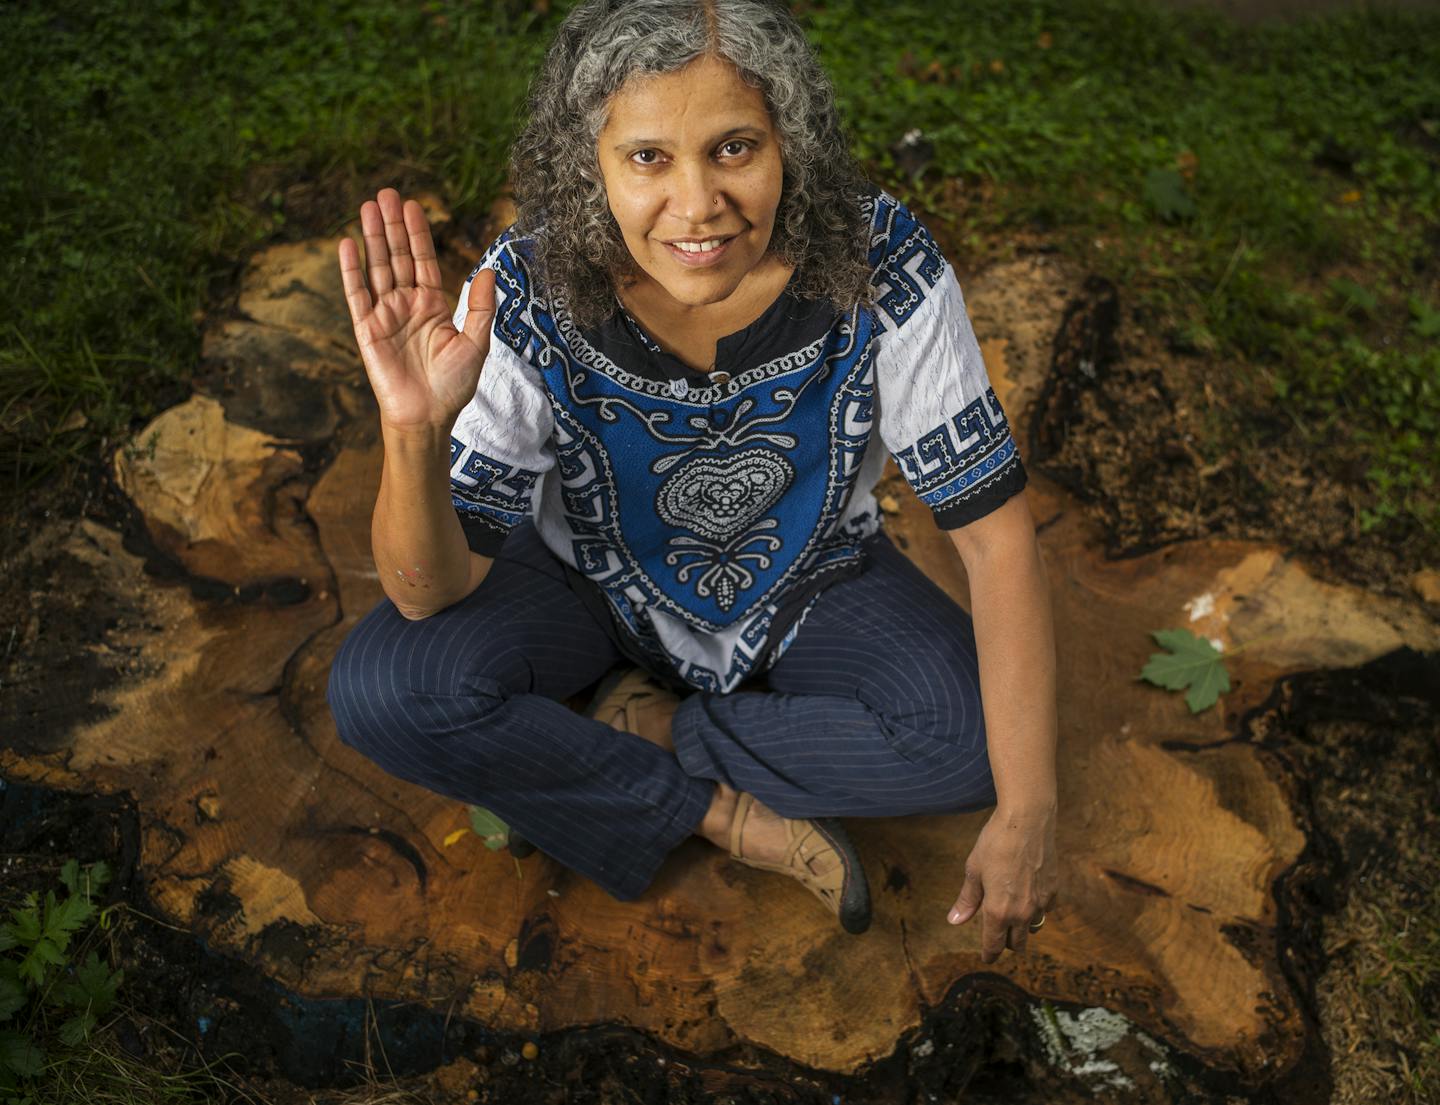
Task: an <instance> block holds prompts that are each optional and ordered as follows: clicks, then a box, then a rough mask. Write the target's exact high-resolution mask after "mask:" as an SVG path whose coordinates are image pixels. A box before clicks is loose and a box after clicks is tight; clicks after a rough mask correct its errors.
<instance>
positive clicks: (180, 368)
mask: <svg viewBox="0 0 1440 1105" xmlns="http://www.w3.org/2000/svg"><path fill="white" fill-rule="evenodd" d="M542 23H543V20H541V19H540V18H539V17H537V16H535V15H534V14H533V13H531V11H530V9H529V7H528V5H524V4H519V3H515V4H497V5H485V6H480V5H456V4H426V5H420V4H393V3H375V2H352V3H340V4H334V5H319V6H299V5H295V4H291V3H287V2H284V0H238V2H237V3H233V4H225V5H223V6H217V5H201V4H192V3H185V2H175V0H156V2H155V3H147V4H141V5H133V4H122V3H118V2H111V3H105V2H85V3H79V2H75V0H60V2H53V0H46V2H44V3H23V2H22V3H19V4H11V5H5V6H4V7H3V9H0V40H3V41H4V42H5V43H6V47H7V48H6V60H7V64H6V66H5V67H4V71H3V74H0V134H3V135H4V141H5V143H6V148H4V149H3V150H0V237H3V238H4V240H5V241H6V242H7V243H10V246H11V248H8V249H6V250H5V251H4V256H3V259H0V287H3V289H4V294H5V299H6V306H7V309H6V310H5V312H4V314H3V315H0V319H3V321H0V429H3V432H4V435H5V437H4V440H5V441H6V442H7V445H6V455H4V456H3V457H0V465H3V469H0V471H3V473H4V476H5V477H6V479H5V483H6V484H8V485H10V487H11V488H12V489H13V488H23V487H25V486H26V485H28V484H30V483H33V482H34V481H35V480H36V479H37V478H39V477H42V476H44V475H47V474H54V473H55V472H56V470H57V469H58V468H62V467H63V466H65V465H66V464H67V462H70V461H73V460H76V459H79V458H81V457H84V456H89V455H91V454H93V452H94V451H95V449H96V446H97V444H98V443H111V444H113V443H114V442H115V441H116V440H117V439H118V437H120V436H121V435H123V434H125V433H126V431H127V429H128V427H129V426H130V424H131V423H132V422H133V421H134V420H135V419H137V418H142V417H144V416H146V415H147V414H149V413H151V412H152V411H153V409H154V407H155V405H156V402H157V398H158V397H159V396H161V395H163V394H166V393H167V387H168V388H169V389H170V390H172V391H173V382H175V381H183V380H184V379H185V378H186V376H187V375H188V374H189V373H190V372H191V371H192V370H193V367H194V366H195V364H196V363H197V361H198V358H199V335H198V327H197V320H198V317H199V315H200V313H201V312H203V311H204V310H205V308H206V306H207V304H208V302H209V300H210V295H211V293H212V289H214V288H217V287H221V286H223V284H224V281H225V279H226V277H227V276H228V275H229V274H230V273H231V272H232V271H233V269H234V266H235V264H236V262H237V261H238V260H240V259H243V258H244V257H245V256H246V255H247V254H248V253H250V252H251V251H253V250H254V249H255V248H256V247H257V246H259V245H261V244H262V243H264V242H265V241H267V240H269V239H271V238H273V237H274V236H276V235H283V234H284V233H285V231H286V227H285V211H284V204H285V200H284V197H285V191H286V188H287V186H290V185H294V184H298V183H303V182H308V181H322V182H334V181H338V182H339V185H340V190H341V192H342V193H343V194H346V195H347V196H348V197H349V198H350V199H353V204H351V205H349V206H348V207H342V203H343V201H337V205H336V210H334V212H333V216H334V220H335V223H336V224H337V225H338V224H339V223H340V222H342V221H343V220H345V219H346V218H353V217H354V214H355V208H357V207H358V204H359V202H360V198H361V195H362V191H363V189H364V187H366V186H367V185H368V184H369V183H372V180H371V178H372V177H374V176H375V175H376V174H377V173H379V174H383V180H384V181H385V182H392V181H393V182H395V183H398V184H401V185H402V186H407V187H415V186H418V185H422V184H423V185H428V186H433V187H437V188H439V189H440V190H441V191H442V192H443V194H444V195H446V197H447V198H448V199H449V200H450V202H452V203H453V204H455V205H457V206H458V207H462V208H463V207H465V206H467V205H469V206H477V207H478V206H479V205H481V204H483V203H484V202H486V201H487V200H488V199H490V198H492V197H493V195H494V194H495V192H496V191H497V189H498V187H499V185H500V183H501V180H502V178H503V171H504V168H503V166H504V156H505V151H506V148H507V145H508V142H509V140H510V137H511V135H512V133H513V128H514V118H515V113H516V107H517V104H518V103H519V101H520V98H521V96H522V95H523V91H524V88H523V79H520V80H517V76H520V77H523V75H524V74H525V73H527V72H528V71H529V69H530V68H531V67H532V65H533V64H534V63H535V61H536V60H537V59H538V57H539V55H540V52H541V50H542V49H543V43H544V39H545V37H546V35H545V32H544V28H543V26H538V25H537V24H542ZM377 186H378V185H377Z"/></svg>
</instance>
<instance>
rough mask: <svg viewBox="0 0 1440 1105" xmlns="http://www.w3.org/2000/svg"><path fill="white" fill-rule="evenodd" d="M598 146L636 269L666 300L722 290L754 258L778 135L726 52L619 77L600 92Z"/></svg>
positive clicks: (693, 300)
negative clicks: (616, 87) (618, 84)
mask: <svg viewBox="0 0 1440 1105" xmlns="http://www.w3.org/2000/svg"><path fill="white" fill-rule="evenodd" d="M598 153H599V160H600V171H601V173H602V175H603V176H604V181H605V191H606V195H607V196H608V198H609V201H610V210H611V212H612V213H613V214H614V216H615V221H616V222H617V223H619V225H620V232H621V234H622V235H624V238H625V245H626V246H627V247H628V248H629V250H630V255H631V256H632V257H633V258H634V259H635V263H636V264H637V265H638V266H639V267H640V270H641V275H640V280H641V281H642V282H653V284H654V285H655V286H657V287H658V289H659V290H663V291H664V292H665V293H666V294H667V295H668V296H669V297H670V299H672V300H674V301H675V303H676V304H677V305H683V306H688V307H699V306H704V305H706V304H711V303H721V302H723V301H725V300H726V299H727V298H728V297H729V296H730V295H731V294H732V293H733V292H734V291H735V290H736V288H737V287H739V286H740V283H741V281H742V280H744V279H745V277H746V275H747V274H749V273H751V272H752V271H754V270H756V268H757V266H758V265H759V264H760V261H761V260H762V259H763V258H764V257H765V252H766V250H767V248H768V247H769V245H770V232H771V230H772V229H773V227H774V225H775V211H776V209H777V208H778V207H779V205H780V187H781V184H782V182H783V179H784V171H783V165H782V162H781V159H780V142H779V137H778V135H777V134H776V133H775V128H774V126H773V125H772V123H771V121H770V113H769V112H768V111H767V110H766V109H765V97H764V95H763V94H762V93H761V92H760V90H759V89H756V88H752V87H751V86H750V85H748V84H746V83H745V82H744V81H743V80H741V79H740V75H739V74H738V73H737V72H736V70H735V68H734V66H732V65H731V64H730V63H729V62H727V61H724V60H721V59H719V58H715V57H712V56H709V55H706V56H703V57H700V58H697V59H696V60H695V61H693V62H691V63H690V64H689V65H687V66H686V67H685V68H684V69H681V70H678V71H676V72H674V73H666V74H663V75H657V76H646V77H643V78H634V79H631V80H630V81H628V82H627V83H626V84H625V85H624V86H623V87H622V88H621V89H620V91H619V92H617V93H616V94H615V95H614V97H612V99H611V101H610V114H609V118H608V119H607V120H606V123H605V128H604V130H602V131H601V132H600V140H599V151H598ZM654 290H656V288H654V287H652V288H650V289H647V291H654Z"/></svg>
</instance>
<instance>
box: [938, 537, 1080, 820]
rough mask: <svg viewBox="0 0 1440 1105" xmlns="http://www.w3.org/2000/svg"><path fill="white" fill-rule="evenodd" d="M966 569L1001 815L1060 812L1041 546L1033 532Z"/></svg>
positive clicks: (1050, 626) (1051, 641)
mask: <svg viewBox="0 0 1440 1105" xmlns="http://www.w3.org/2000/svg"><path fill="white" fill-rule="evenodd" d="M958 547H959V546H958V544H957V548H958ZM966 569H967V572H968V574H969V577H970V595H971V605H972V607H973V609H972V616H973V618H974V622H975V643H976V647H977V650H978V652H979V663H980V697H981V700H982V702H983V703H984V711H985V731H986V739H987V743H988V748H989V754H990V768H991V772H992V774H993V775H994V778H995V792H996V798H997V803H996V804H997V808H998V809H999V810H1000V811H1003V812H1006V813H1015V814H1021V813H1031V812H1036V811H1039V810H1045V809H1053V808H1054V806H1055V790H1056V785H1055V739H1056V717H1055V629H1054V623H1053V620H1052V616H1051V609H1050V588H1049V585H1048V584H1047V582H1046V575H1045V565H1044V561H1043V560H1042V559H1041V554H1040V545H1039V542H1038V541H1036V540H1035V538H1034V536H1033V531H1032V533H1031V535H1030V537H1029V539H1028V540H1022V541H1017V542H1015V543H1014V544H1013V545H1000V546H997V547H995V548H993V549H991V550H989V551H987V552H986V553H985V554H983V555H976V554H974V553H973V552H972V554H971V557H970V559H969V560H968V561H967V563H966Z"/></svg>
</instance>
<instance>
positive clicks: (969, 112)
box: [0, 0, 1440, 564]
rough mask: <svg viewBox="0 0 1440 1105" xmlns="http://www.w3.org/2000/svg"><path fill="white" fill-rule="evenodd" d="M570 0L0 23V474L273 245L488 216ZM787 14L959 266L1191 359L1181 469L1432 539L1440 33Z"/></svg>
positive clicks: (83, 446) (1032, 9) (193, 338)
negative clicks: (366, 209)
mask: <svg viewBox="0 0 1440 1105" xmlns="http://www.w3.org/2000/svg"><path fill="white" fill-rule="evenodd" d="M562 11H563V7H557V9H556V10H554V11H551V10H550V5H549V4H548V3H547V2H537V3H534V4H530V3H525V2H522V0H497V2H494V3H490V4H477V3H462V2H457V0H449V2H445V0H431V2H429V3H425V4H419V5H387V4H379V3H374V2H371V0H351V2H349V3H343V4H336V5H329V6H326V8H325V9H324V10H323V11H317V12H313V13H307V14H306V15H305V16H304V17H303V18H302V16H301V15H300V14H299V13H298V11H297V10H296V9H295V8H294V7H293V5H287V4H284V3H282V2H281V0H243V2H241V3H238V4H236V5H233V6H229V7H227V8H226V9H225V10H224V11H223V12H222V11H221V10H220V9H211V8H206V7H204V6H199V5H192V4H189V3H184V2H177V0H170V2H166V3H160V4H157V5H149V6H146V8H145V9H143V10H142V9H138V8H134V7H132V6H126V5H122V4H119V3H113V4H110V3H98V4H95V3H84V4H81V3H76V2H73V0H72V2H61V3H47V4H43V5H42V4H38V3H21V4H18V5H11V6H8V7H7V8H6V10H5V11H4V13H3V14H0V22H3V28H4V34H5V40H6V41H7V42H8V43H10V44H11V49H10V58H11V64H10V65H8V66H7V67H6V69H5V72H4V74H3V75H0V82H3V95H0V122H3V129H0V133H3V134H4V135H5V136H6V141H7V143H8V145H9V147H10V149H9V151H8V153H7V155H6V156H5V157H4V158H3V159H0V233H4V234H5V236H6V237H7V239H8V240H10V241H11V242H13V243H15V246H16V248H13V249H11V250H7V251H5V255H4V257H3V258H0V280H3V284H4V287H5V289H6V292H7V302H8V304H9V305H10V310H9V311H8V312H7V317H6V320H5V322H4V323H3V324H0V426H3V428H4V430H5V437H6V440H7V442H8V445H7V450H6V452H7V455H6V456H5V457H4V469H3V470H4V474H5V477H6V478H5V484H6V485H8V487H9V488H10V489H11V490H24V489H27V488H30V487H33V486H35V485H36V484H37V483H39V482H40V481H42V480H45V481H49V482H51V483H54V482H59V483H61V484H64V483H65V482H66V481H67V480H69V481H71V482H72V483H74V482H75V481H76V480H77V478H79V479H80V482H81V483H83V482H84V478H88V477H80V475H79V474H81V473H85V472H86V471H87V466H86V464H85V462H86V461H87V460H93V459H94V458H95V457H97V456H98V455H99V454H100V452H101V450H102V448H103V447H104V446H105V445H113V444H114V443H116V442H117V441H118V440H120V439H121V438H123V437H124V436H125V434H126V432H127V430H128V429H129V428H130V427H131V426H132V425H134V424H136V423H137V422H138V421H139V420H141V419H143V418H145V417H146V416H147V415H149V414H152V413H153V412H154V411H155V409H156V408H157V407H159V406H163V405H165V404H166V403H167V402H168V401H169V400H170V399H171V398H173V397H174V396H175V395H177V394H179V392H180V389H183V386H184V381H185V379H186V378H187V376H188V374H189V373H190V372H191V371H192V370H193V368H194V366H195V364H196V361H197V358H198V354H199V320H200V319H201V317H202V316H203V314H204V312H205V310H206V308H207V307H208V306H210V305H211V304H213V303H215V302H217V301H218V299H219V298H221V297H223V294H224V292H225V290H226V289H227V288H228V287H229V285H230V283H231V281H233V278H234V275H235V273H236V269H237V265H238V263H239V262H240V260H241V259H242V258H243V257H244V256H246V255H247V254H248V253H249V252H250V251H251V250H252V249H253V248H255V247H256V246H258V245H259V244H260V243H262V242H265V241H269V240H273V239H275V238H277V237H282V238H283V237H286V236H290V235H298V234H301V233H306V232H315V231H324V230H333V229H334V228H335V227H336V226H338V225H339V224H340V223H341V222H342V221H343V220H344V219H346V218H347V217H350V216H352V215H353V212H354V210H355V208H356V207H357V205H358V202H359V201H360V199H361V198H363V197H364V196H366V195H368V194H371V193H372V192H373V190H374V188H375V187H376V186H378V184H380V183H395V184H397V185H399V186H400V187H401V188H402V189H410V188H414V187H418V186H422V185H423V186H429V187H433V188H435V189H436V190H438V191H439V192H440V194H441V195H443V196H444V197H445V198H446V200H447V201H448V202H449V203H450V204H451V205H452V206H453V208H454V209H455V210H456V212H457V214H458V215H459V216H460V217H461V218H467V217H468V218H471V219H476V220H478V217H479V215H480V213H481V212H483V211H484V210H485V208H486V206H487V205H488V202H489V201H490V200H491V199H492V198H493V196H494V194H495V193H496V192H497V190H498V189H499V188H500V186H501V183H502V178H503V157H504V151H505V149H506V146H507V143H508V141H509V138H510V137H511V135H512V134H513V131H514V127H515V124H516V112H517V109H518V106H519V104H520V101H521V98H522V94H523V85H524V79H525V77H526V75H527V74H528V72H529V70H530V69H531V67H532V66H533V64H534V63H535V61H536V59H537V58H538V57H539V54H540V51H541V50H542V49H543V44H544V42H545V40H546V38H547V36H548V34H549V32H550V31H551V29H553V26H554V24H555V21H556V20H557V19H558V17H559V16H560V14H562ZM797 11H798V12H799V13H800V14H801V15H802V16H803V17H804V18H805V19H806V20H807V22H808V25H809V26H810V27H811V29H812V37H813V39H814V41H815V42H816V44H817V46H818V47H819V49H820V51H821V53H822V55H823V57H824V60H825V61H826V63H827V65H828V68H829V69H830V71H831V73H832V74H833V75H834V77H835V80H836V84H837V87H838V89H839V91H840V94H841V98H842V102H843V106H844V109H845V111H846V114H847V118H848V119H849V121H850V124H851V126H852V129H853V133H854V140H855V145H856V148H857V151H858V152H859V153H860V155H861V156H862V157H863V158H864V159H865V161H866V162H867V164H869V165H870V166H871V167H872V170H873V171H874V173H875V175H876V177H877V178H878V179H880V180H881V181H882V182H883V183H885V184H886V185H887V186H889V187H891V188H892V189H894V190H895V191H897V192H898V193H900V194H901V195H902V196H903V197H904V198H906V199H907V200H909V201H910V202H912V203H914V204H915V205H916V206H917V207H918V208H920V209H921V210H923V211H924V212H925V214H926V215H927V217H928V218H930V219H931V220H932V221H933V222H935V223H936V224H938V227H939V229H941V230H942V232H944V234H945V237H946V241H947V244H948V245H950V246H951V247H952V251H953V252H958V253H960V254H962V256H959V257H956V258H955V259H956V261H957V264H958V265H960V266H964V265H966V264H975V263H980V262H982V261H983V260H984V259H985V258H986V257H987V256H992V255H994V254H995V253H996V252H997V251H1003V250H1005V249H1007V248H1013V244H1014V242H1015V241H1016V240H1017V237H1018V236H1020V235H1032V236H1033V235H1034V234H1036V233H1039V234H1042V235H1043V236H1044V238H1045V240H1046V242H1047V243H1048V245H1049V247H1052V248H1058V249H1061V250H1063V251H1065V252H1067V253H1070V254H1072V255H1074V256H1076V257H1078V258H1079V259H1081V260H1082V261H1083V262H1084V264H1085V265H1087V266H1088V267H1089V268H1090V269H1092V270H1093V271H1095V272H1097V273H1099V274H1101V275H1104V276H1106V277H1108V278H1110V279H1111V280H1113V281H1114V282H1115V283H1116V284H1117V285H1118V286H1120V287H1123V288H1124V289H1125V293H1126V296H1127V297H1128V298H1129V299H1130V300H1131V303H1132V306H1134V307H1135V309H1136V311H1137V318H1138V319H1140V320H1141V321H1142V322H1143V324H1144V325H1145V326H1146V327H1148V329H1150V330H1151V331H1153V332H1154V333H1157V334H1160V335H1162V336H1163V337H1164V338H1165V340H1166V342H1167V343H1168V346H1169V348H1170V349H1171V350H1178V351H1181V352H1188V353H1189V354H1191V355H1193V356H1194V357H1195V358H1197V360H1196V365H1195V370H1194V371H1195V374H1196V375H1205V376H1206V382H1207V385H1208V391H1207V395H1209V396H1210V397H1211V399H1210V401H1209V402H1208V403H1207V404H1204V405H1203V408H1202V410H1201V411H1200V412H1199V413H1198V414H1197V416H1196V418H1195V419H1194V425H1193V427H1187V434H1190V436H1192V437H1194V438H1195V441H1194V448H1195V451H1196V453H1197V456H1198V457H1199V461H1200V464H1199V467H1201V468H1206V467H1207V466H1213V465H1217V464H1225V463H1227V462H1226V458H1227V457H1229V458H1232V460H1233V459H1234V458H1236V457H1238V458H1239V464H1238V465H1237V467H1238V468H1239V469H1251V468H1259V469H1260V470H1259V471H1256V472H1254V473H1253V478H1252V479H1251V480H1250V481H1249V482H1248V483H1247V484H1245V485H1244V486H1243V487H1237V489H1236V491H1235V492H1234V493H1237V494H1238V493H1243V494H1247V495H1250V496H1259V497H1260V499H1261V500H1262V501H1265V500H1267V499H1276V500H1278V499H1282V498H1284V496H1285V495H1286V493H1287V492H1286V488H1285V486H1284V480H1283V479H1281V478H1278V477H1275V476H1273V475H1272V474H1271V473H1269V472H1267V471H1266V470H1264V465H1263V464H1261V463H1258V462H1259V461H1262V460H1263V459H1264V458H1257V457H1255V456H1253V455H1252V454H1253V452H1254V448H1255V447H1256V445H1257V443H1259V442H1273V441H1275V440H1276V439H1282V440H1283V441H1284V443H1285V445H1286V447H1287V448H1288V449H1289V450H1290V451H1291V452H1293V453H1297V454H1303V455H1304V456H1305V457H1306V460H1307V463H1308V465H1309V467H1310V468H1311V470H1312V471H1311V473H1310V474H1311V476H1312V477H1313V478H1315V479H1317V480H1320V481H1329V482H1332V483H1335V484H1338V485H1341V486H1343V487H1344V488H1345V489H1346V495H1345V496H1344V499H1345V510H1346V511H1348V513H1349V514H1350V515H1351V521H1352V523H1353V524H1352V526H1351V529H1352V530H1353V536H1355V537H1365V536H1367V535H1374V537H1375V538H1376V539H1377V540H1385V541H1390V542H1392V543H1394V542H1397V541H1401V542H1406V541H1408V542H1409V547H1410V555H1409V556H1408V557H1407V558H1406V559H1407V560H1408V561H1409V562H1411V563H1412V564H1413V563H1418V562H1419V561H1421V560H1423V559H1424V558H1425V557H1426V556H1428V555H1429V554H1430V553H1431V552H1433V550H1434V549H1435V547H1436V539H1435V538H1436V534H1437V532H1440V505H1437V504H1440V489H1437V487H1436V484H1435V472H1436V469H1437V463H1436V462H1437V460H1440V455H1437V451H1436V450H1437V446H1436V442H1437V440H1440V343H1437V342H1436V341H1435V338H1436V337H1437V336H1440V292H1437V286H1440V285H1437V280H1440V263H1437V261H1436V260H1435V258H1436V256H1437V255H1440V174H1437V166H1440V34H1437V33H1436V31H1437V30H1440V20H1437V17H1436V16H1435V15H1426V14H1423V13H1422V14H1414V13H1387V12H1383V11H1365V12H1356V13H1345V14H1335V15H1330V16H1327V17H1325V18H1323V19H1314V20H1309V21H1300V22H1297V23H1294V24H1288V25H1265V26H1260V27H1250V28H1240V27H1236V26H1234V25H1232V24H1229V23H1227V22H1226V21H1224V20H1223V19H1221V18H1220V17H1218V16H1215V15H1212V14H1208V13H1201V12H1194V11H1191V12H1185V13H1174V12H1165V11H1158V10H1152V9H1151V8H1150V7H1147V6H1145V5H1143V4H1140V3H1138V2H1135V0H1083V2H1077V3H1071V2H1068V0H1067V2H1061V0H1035V2H1033V3H1028V4H1025V5H1015V4H1008V3H1002V2H999V0H981V2H977V3H974V4H967V5H940V4H935V5H931V4H926V3H919V2H916V0H910V2H908V3H899V4H895V5H887V6H886V7H885V8H883V9H876V8H874V7H873V6H867V5H862V4H859V3H857V2H855V0H830V2H826V3H816V2H812V0H800V2H798V3H797ZM1192 430H1193V432H1192ZM1252 461H1255V462H1257V463H1254V464H1252V463H1251V462H1252ZM1227 493H1228V492H1227ZM1211 524H1212V528H1213V525H1214V524H1215V523H1214V520H1213V519H1212V521H1211ZM1417 535H1418V539H1417Z"/></svg>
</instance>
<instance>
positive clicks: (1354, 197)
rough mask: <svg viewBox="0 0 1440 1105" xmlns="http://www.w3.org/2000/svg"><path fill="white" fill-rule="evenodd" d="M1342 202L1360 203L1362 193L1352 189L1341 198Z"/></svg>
mask: <svg viewBox="0 0 1440 1105" xmlns="http://www.w3.org/2000/svg"><path fill="white" fill-rule="evenodd" d="M1340 202H1341V203H1359V202H1360V193H1359V191H1357V190H1356V189H1354V188H1352V189H1350V191H1348V192H1346V193H1345V194H1344V195H1342V196H1341V197H1340Z"/></svg>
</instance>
